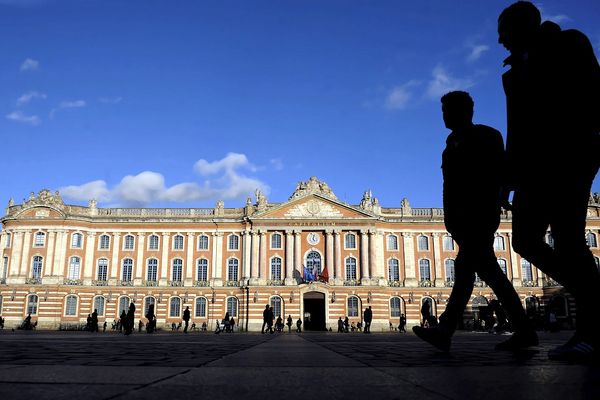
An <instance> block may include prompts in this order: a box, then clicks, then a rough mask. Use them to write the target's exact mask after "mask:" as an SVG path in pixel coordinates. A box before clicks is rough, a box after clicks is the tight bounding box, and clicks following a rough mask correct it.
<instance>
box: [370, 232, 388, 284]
mask: <svg viewBox="0 0 600 400" xmlns="http://www.w3.org/2000/svg"><path fill="white" fill-rule="evenodd" d="M384 242H385V235H384V233H383V231H378V230H376V231H373V234H372V235H371V242H370V243H371V244H372V249H373V250H372V256H373V261H371V266H372V272H371V276H372V277H373V276H374V277H375V278H377V280H378V281H377V282H375V283H376V284H379V285H384V286H387V278H386V276H387V273H386V272H385V270H386V267H387V266H386V263H385V243H384ZM373 266H374V268H373Z"/></svg>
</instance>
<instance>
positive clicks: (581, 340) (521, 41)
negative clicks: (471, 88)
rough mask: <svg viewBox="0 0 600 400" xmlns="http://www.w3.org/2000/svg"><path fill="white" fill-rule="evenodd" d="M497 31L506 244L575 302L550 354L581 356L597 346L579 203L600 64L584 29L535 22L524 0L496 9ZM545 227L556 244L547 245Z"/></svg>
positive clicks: (590, 265)
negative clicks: (562, 338) (573, 323)
mask: <svg viewBox="0 0 600 400" xmlns="http://www.w3.org/2000/svg"><path fill="white" fill-rule="evenodd" d="M498 35H499V37H498V42H499V43H500V44H502V45H504V47H505V48H506V49H507V50H508V51H509V52H510V56H509V57H508V58H507V59H506V60H505V61H504V63H505V65H509V66H510V70H508V71H506V72H505V73H504V74H503V76H502V81H503V86H504V91H505V93H506V103H507V127H508V131H507V143H506V144H507V156H508V161H509V166H510V175H509V177H508V186H507V189H508V190H507V191H506V200H507V203H508V193H509V190H514V195H513V203H512V221H513V227H512V232H513V248H514V250H515V251H516V252H517V253H519V254H520V255H521V256H522V257H524V258H525V259H527V260H528V261H530V262H531V263H533V264H534V265H535V266H536V267H537V268H539V269H540V270H541V271H543V272H544V273H545V274H547V275H548V276H550V277H551V278H552V279H554V280H556V281H557V282H560V283H561V284H562V285H563V286H564V287H565V288H566V289H567V291H568V292H569V293H571V294H572V295H573V296H574V297H575V300H576V303H577V328H576V333H575V335H574V336H573V338H572V339H571V340H569V341H568V342H567V343H566V344H565V345H563V346H560V347H558V348H556V349H554V350H551V351H550V352H549V357H550V358H553V359H565V360H580V359H587V358H590V357H591V356H592V354H593V353H594V352H596V353H597V351H598V348H599V346H600V337H599V336H598V334H597V333H595V332H594V320H593V319H594V316H595V315H596V312H595V311H594V306H595V304H596V298H595V297H596V296H595V293H596V292H597V288H598V287H599V286H600V274H599V273H598V270H597V268H596V265H595V262H594V258H593V256H592V253H591V252H590V250H589V248H588V246H587V245H586V242H585V222H586V213H587V204H588V199H589V195H590V189H591V185H592V182H593V180H594V177H595V175H596V173H597V171H598V165H599V163H600V138H599V133H600V112H599V110H600V67H599V65H598V60H597V58H596V57H595V55H594V51H593V48H592V46H591V44H590V41H589V40H588V38H587V37H586V36H585V35H584V34H583V33H581V32H579V31H577V30H573V29H569V30H565V31H563V30H561V28H560V27H559V26H558V25H557V24H555V23H553V22H551V21H545V22H544V23H541V15H540V12H539V10H538V9H537V8H536V7H535V6H534V5H533V4H531V3H529V2H524V1H519V2H517V3H514V4H512V5H511V6H509V7H507V8H506V9H505V10H504V11H503V12H502V13H501V14H500V17H499V18H498ZM548 227H550V230H551V232H552V236H553V239H554V248H552V247H550V246H549V245H548V244H547V243H546V242H545V237H546V233H547V231H548ZM500 301H501V302H502V300H500Z"/></svg>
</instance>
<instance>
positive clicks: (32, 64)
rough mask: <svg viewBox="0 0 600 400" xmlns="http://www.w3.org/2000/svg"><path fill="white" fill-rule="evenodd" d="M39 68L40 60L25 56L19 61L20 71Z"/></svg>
mask: <svg viewBox="0 0 600 400" xmlns="http://www.w3.org/2000/svg"><path fill="white" fill-rule="evenodd" d="M39 68H40V62H39V61H37V60H34V59H32V58H27V59H25V61H23V62H22V63H21V68H20V70H21V71H36V70H38V69H39Z"/></svg>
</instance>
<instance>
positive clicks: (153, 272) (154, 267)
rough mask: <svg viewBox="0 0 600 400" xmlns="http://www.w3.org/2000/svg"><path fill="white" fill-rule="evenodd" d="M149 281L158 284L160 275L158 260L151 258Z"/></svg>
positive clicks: (148, 264)
mask: <svg viewBox="0 0 600 400" xmlns="http://www.w3.org/2000/svg"><path fill="white" fill-rule="evenodd" d="M147 271H148V273H147V281H148V282H156V278H157V274H158V260H157V259H156V258H149V259H148V263H147Z"/></svg>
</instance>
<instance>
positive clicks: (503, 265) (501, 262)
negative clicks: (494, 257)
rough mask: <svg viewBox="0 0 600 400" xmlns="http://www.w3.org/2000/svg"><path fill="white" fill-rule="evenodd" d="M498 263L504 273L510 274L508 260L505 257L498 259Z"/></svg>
mask: <svg viewBox="0 0 600 400" xmlns="http://www.w3.org/2000/svg"><path fill="white" fill-rule="evenodd" d="M498 265H499V266H500V269H501V270H502V272H503V273H504V275H507V274H508V268H507V264H506V260H505V259H504V258H499V259H498Z"/></svg>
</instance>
